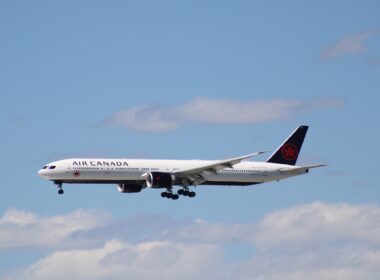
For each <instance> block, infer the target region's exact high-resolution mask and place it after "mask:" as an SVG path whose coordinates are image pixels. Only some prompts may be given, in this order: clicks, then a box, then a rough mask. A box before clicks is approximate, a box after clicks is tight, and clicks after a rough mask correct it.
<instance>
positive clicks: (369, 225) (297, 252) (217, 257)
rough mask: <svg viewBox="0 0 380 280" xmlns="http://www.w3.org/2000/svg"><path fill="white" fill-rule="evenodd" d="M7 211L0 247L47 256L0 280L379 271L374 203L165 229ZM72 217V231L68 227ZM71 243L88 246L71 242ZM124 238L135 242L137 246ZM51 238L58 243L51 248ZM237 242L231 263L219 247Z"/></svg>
mask: <svg viewBox="0 0 380 280" xmlns="http://www.w3.org/2000/svg"><path fill="white" fill-rule="evenodd" d="M12 211H15V210H11V212H9V211H7V212H6V213H5V214H4V215H3V217H2V218H1V223H0V232H1V235H2V239H1V242H2V244H10V245H7V246H4V245H3V246H2V247H3V248H4V247H6V248H8V250H10V249H11V248H19V247H20V245H19V244H17V242H16V241H17V240H19V241H20V242H21V244H23V246H28V244H27V243H25V242H24V241H23V238H25V234H24V232H27V233H28V238H27V239H28V242H30V244H34V246H37V248H38V247H43V248H46V247H50V248H51V249H52V252H51V253H49V254H47V255H46V256H45V257H43V258H41V259H39V260H38V261H36V262H35V263H34V264H32V265H29V266H28V267H26V268H25V269H22V270H21V271H19V272H18V273H17V274H12V275H9V279H31V280H32V279H52V278H55V277H56V276H57V275H59V278H60V279H116V280H117V279H125V278H128V279H147V278H153V277H156V276H157V275H160V279H194V278H196V279H216V278H217V279H226V280H227V279H312V280H314V279H318V280H320V279H322V280H323V279H349V280H350V279H377V278H378V275H379V273H380V207H379V206H377V205H371V204H364V205H351V204H344V203H338V204H328V203H323V202H315V203H311V204H305V205H299V206H295V207H291V208H287V209H283V210H279V211H276V212H274V213H271V214H269V215H267V216H265V217H264V218H263V219H262V220H261V221H259V222H258V223H253V224H225V223H210V222H207V221H204V220H200V219H196V220H187V221H178V220H177V221H176V220H174V221H173V220H171V219H169V218H167V217H166V218H165V217H163V216H157V215H151V216H149V215H146V216H145V217H142V219H143V222H141V221H140V218H136V219H131V220H124V221H120V220H113V219H110V217H109V214H108V215H107V214H106V215H105V217H107V218H105V219H104V218H101V219H99V220H96V219H94V214H96V212H94V211H93V210H91V211H87V210H80V212H73V213H71V214H67V215H62V216H53V217H45V218H41V217H38V216H37V215H35V214H33V213H29V212H23V211H19V210H18V213H16V214H15V212H13V213H12ZM20 213H22V214H20ZM99 213H102V214H101V216H104V214H105V213H103V212H99ZM73 218H74V220H75V221H74V222H73V224H74V226H73V225H69V223H68V221H69V220H72V219H73ZM88 220H90V222H89V223H88ZM79 221H82V222H83V225H80V223H79ZM57 223H58V224H61V226H60V230H61V231H63V232H65V234H63V235H64V236H65V237H64V238H61V237H60V235H59V234H58V232H59V231H57V226H56V225H57ZM87 223H88V224H87ZM31 225H34V226H31ZM7 227H13V231H12V232H9V231H7V230H6V229H7ZM33 228H36V229H35V230H32V229H33ZM4 229H5V230H4ZM78 235H79V237H80V238H81V239H82V240H87V244H89V245H88V246H83V245H81V244H80V243H76V242H74V241H76V240H78ZM131 235H135V236H138V235H144V240H140V241H138V240H137V239H136V238H130V236H131ZM41 236H43V237H44V238H47V241H46V243H47V245H46V244H44V243H43V242H41ZM56 236H58V240H59V241H57V242H52V241H51V239H53V238H54V237H56ZM50 237H51V238H50ZM95 241H96V242H95ZM99 241H101V242H99ZM236 241H238V242H242V243H243V244H244V246H245V247H246V248H249V247H251V248H252V251H251V253H250V255H249V256H247V257H246V258H244V259H239V260H238V261H236V260H234V261H233V262H230V261H228V260H227V258H225V254H226V251H225V246H226V245H228V246H232V245H233V244H234V242H236ZM60 242H61V243H63V245H59V243H60ZM30 244H29V245H30ZM255 249H256V250H255ZM63 271H64V273H62V272H63Z"/></svg>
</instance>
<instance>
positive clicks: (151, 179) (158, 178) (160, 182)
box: [146, 172, 173, 188]
mask: <svg viewBox="0 0 380 280" xmlns="http://www.w3.org/2000/svg"><path fill="white" fill-rule="evenodd" d="M146 185H147V186H148V188H171V187H172V186H173V176H172V174H170V173H166V172H149V173H147V174H146Z"/></svg>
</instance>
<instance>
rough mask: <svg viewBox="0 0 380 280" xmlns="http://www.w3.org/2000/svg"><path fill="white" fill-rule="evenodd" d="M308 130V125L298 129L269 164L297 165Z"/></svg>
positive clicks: (270, 159)
mask: <svg viewBox="0 0 380 280" xmlns="http://www.w3.org/2000/svg"><path fill="white" fill-rule="evenodd" d="M308 128H309V127H308V126H306V125H301V126H300V127H298V128H297V130H296V131H294V132H293V133H292V134H291V135H290V136H289V138H288V139H286V141H285V142H284V143H283V144H282V145H281V146H280V147H279V148H278V149H277V150H276V151H275V152H274V153H273V155H272V156H271V157H270V158H269V159H268V160H267V162H272V163H281V164H288V165H295V164H296V162H297V158H298V155H299V153H300V151H301V147H302V144H303V140H304V139H305V136H306V132H307V130H308Z"/></svg>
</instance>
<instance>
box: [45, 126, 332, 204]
mask: <svg viewBox="0 0 380 280" xmlns="http://www.w3.org/2000/svg"><path fill="white" fill-rule="evenodd" d="M308 128H309V127H308V126H306V125H302V126H299V127H298V128H297V129H296V130H295V131H294V132H293V133H292V134H291V135H290V136H289V137H288V138H287V139H286V140H285V141H284V142H283V143H282V144H281V145H280V147H279V148H278V149H277V150H276V151H275V152H274V153H273V154H272V155H271V156H270V157H269V158H268V160H267V161H265V162H253V161H244V160H246V159H248V158H251V157H254V156H257V155H260V154H263V153H265V152H267V151H260V152H257V153H252V154H248V155H244V156H240V157H235V158H230V159H225V160H158V159H95V158H73V159H64V160H59V161H55V162H51V163H49V164H47V165H45V166H44V167H43V168H42V169H40V170H39V171H38V174H39V175H40V176H41V177H43V178H45V179H48V180H50V181H53V182H54V184H56V185H57V187H58V193H59V194H63V193H64V191H63V189H62V184H63V183H68V184H70V183H75V184H117V185H118V191H119V192H121V193H138V192H141V191H142V190H143V189H145V188H153V189H155V188H161V189H165V190H164V191H163V192H162V193H161V196H162V197H165V198H169V199H172V200H177V199H178V198H179V196H180V195H182V196H187V197H194V196H195V195H196V193H195V192H194V191H191V190H190V187H191V186H194V187H196V186H198V185H227V186H248V185H255V184H261V183H266V182H270V181H279V180H282V179H285V178H289V177H293V176H298V175H302V174H305V173H308V172H309V169H311V168H316V167H322V166H325V164H316V165H307V166H297V165H296V162H297V159H298V155H299V153H300V151H301V147H302V144H303V141H304V139H305V136H306V133H307V130H308ZM175 186H176V187H179V190H178V191H177V193H174V192H173V188H174V187H175Z"/></svg>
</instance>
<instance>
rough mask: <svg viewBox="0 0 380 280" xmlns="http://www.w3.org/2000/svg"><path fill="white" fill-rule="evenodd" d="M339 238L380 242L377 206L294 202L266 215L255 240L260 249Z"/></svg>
mask: <svg viewBox="0 0 380 280" xmlns="http://www.w3.org/2000/svg"><path fill="white" fill-rule="evenodd" d="M338 240H340V241H346V240H349V241H350V242H351V243H352V242H359V243H363V242H365V243H366V244H376V245H380V208H379V207H378V206H375V205H360V206H354V205H350V204H344V203H341V204H326V203H322V202H315V203H312V204H307V205H300V206H295V207H292V208H289V209H285V210H282V211H278V212H275V213H272V214H269V215H268V216H266V217H265V218H264V219H263V220H262V221H261V222H260V223H259V226H258V229H257V231H256V233H255V238H254V243H255V244H256V245H257V246H258V247H260V248H263V249H270V248H272V247H275V248H278V247H283V246H286V247H288V246H291V247H292V248H297V247H300V248H304V247H305V246H306V245H307V246H313V245H315V244H320V243H321V242H334V241H338Z"/></svg>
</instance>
